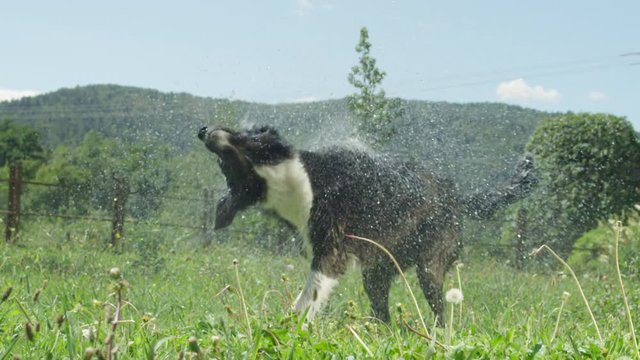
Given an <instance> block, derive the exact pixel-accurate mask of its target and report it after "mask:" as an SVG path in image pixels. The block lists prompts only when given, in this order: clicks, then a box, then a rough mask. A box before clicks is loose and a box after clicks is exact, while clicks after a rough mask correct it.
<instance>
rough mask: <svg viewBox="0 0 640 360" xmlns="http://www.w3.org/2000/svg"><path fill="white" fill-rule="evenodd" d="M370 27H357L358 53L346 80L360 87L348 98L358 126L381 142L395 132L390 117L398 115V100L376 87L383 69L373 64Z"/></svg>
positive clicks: (370, 136)
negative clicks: (358, 55) (356, 61)
mask: <svg viewBox="0 0 640 360" xmlns="http://www.w3.org/2000/svg"><path fill="white" fill-rule="evenodd" d="M370 51H371V43H370V42H369V31H368V30H367V28H366V27H363V28H362V29H360V40H359V41H358V44H357V45H356V52H357V53H359V54H360V59H359V61H358V65H356V66H354V67H352V68H351V72H350V73H349V76H348V80H349V83H350V84H351V85H353V86H354V87H355V88H356V89H358V90H359V93H357V94H353V95H351V96H349V98H348V105H349V109H350V110H351V111H352V112H353V113H354V115H355V116H356V118H357V120H358V122H357V124H356V128H357V130H358V131H359V132H360V133H361V134H362V135H364V136H366V137H367V140H369V141H370V142H372V143H373V144H374V145H378V146H380V145H384V144H386V143H387V142H388V141H389V140H390V139H391V137H392V136H393V135H394V134H395V133H396V128H395V127H394V126H393V118H394V117H395V116H399V115H400V112H401V108H400V106H399V102H397V101H391V100H388V99H387V98H386V97H385V92H384V90H382V89H379V88H378V87H379V85H380V84H381V83H382V80H383V79H384V77H385V75H386V73H385V72H384V71H382V70H380V69H378V68H377V67H376V59H374V58H373V57H372V56H371V54H370Z"/></svg>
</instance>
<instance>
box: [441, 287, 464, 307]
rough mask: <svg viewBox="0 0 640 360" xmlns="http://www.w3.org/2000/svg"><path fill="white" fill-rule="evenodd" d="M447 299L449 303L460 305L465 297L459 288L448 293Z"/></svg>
mask: <svg viewBox="0 0 640 360" xmlns="http://www.w3.org/2000/svg"><path fill="white" fill-rule="evenodd" d="M445 299H446V300H447V302H449V303H452V304H460V303H461V302H462V300H464V296H463V295H462V291H460V289H458V288H452V289H449V291H447V294H446V295H445Z"/></svg>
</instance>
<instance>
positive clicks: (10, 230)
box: [5, 164, 22, 243]
mask: <svg viewBox="0 0 640 360" xmlns="http://www.w3.org/2000/svg"><path fill="white" fill-rule="evenodd" d="M21 193H22V172H21V168H20V165H19V164H12V165H10V166H9V209H8V210H9V211H8V212H7V222H6V229H5V239H6V241H7V243H13V242H15V240H16V236H17V235H18V226H19V225H20V194H21Z"/></svg>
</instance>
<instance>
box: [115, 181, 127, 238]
mask: <svg viewBox="0 0 640 360" xmlns="http://www.w3.org/2000/svg"><path fill="white" fill-rule="evenodd" d="M113 180H114V182H113V222H112V227H111V246H112V247H114V248H115V247H116V246H118V245H120V244H121V241H122V240H123V239H124V217H125V208H126V203H127V198H128V197H129V183H128V182H127V179H126V178H124V177H118V176H114V177H113Z"/></svg>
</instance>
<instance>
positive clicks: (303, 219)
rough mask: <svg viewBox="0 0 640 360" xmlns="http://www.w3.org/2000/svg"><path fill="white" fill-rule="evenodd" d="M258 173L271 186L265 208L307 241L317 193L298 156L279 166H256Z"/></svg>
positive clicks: (268, 187) (268, 189) (268, 188)
mask: <svg viewBox="0 0 640 360" xmlns="http://www.w3.org/2000/svg"><path fill="white" fill-rule="evenodd" d="M255 170H256V173H257V174H258V175H259V176H260V177H262V178H263V179H265V181H266V183H267V197H266V200H265V202H264V205H263V206H264V207H265V208H267V209H272V210H275V211H276V212H277V213H278V215H280V216H281V217H282V218H284V219H285V220H287V221H288V222H290V223H291V224H293V225H294V226H295V227H297V228H298V230H299V231H300V232H301V233H302V235H303V236H305V237H306V236H307V235H308V234H307V224H308V222H309V215H310V213H311V205H312V203H313V191H312V190H311V182H310V181H309V176H308V174H307V171H306V170H305V169H304V165H303V164H302V162H301V161H300V158H299V157H298V156H295V157H294V158H293V159H289V160H286V161H283V162H282V163H280V164H277V165H261V166H256V167H255Z"/></svg>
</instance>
